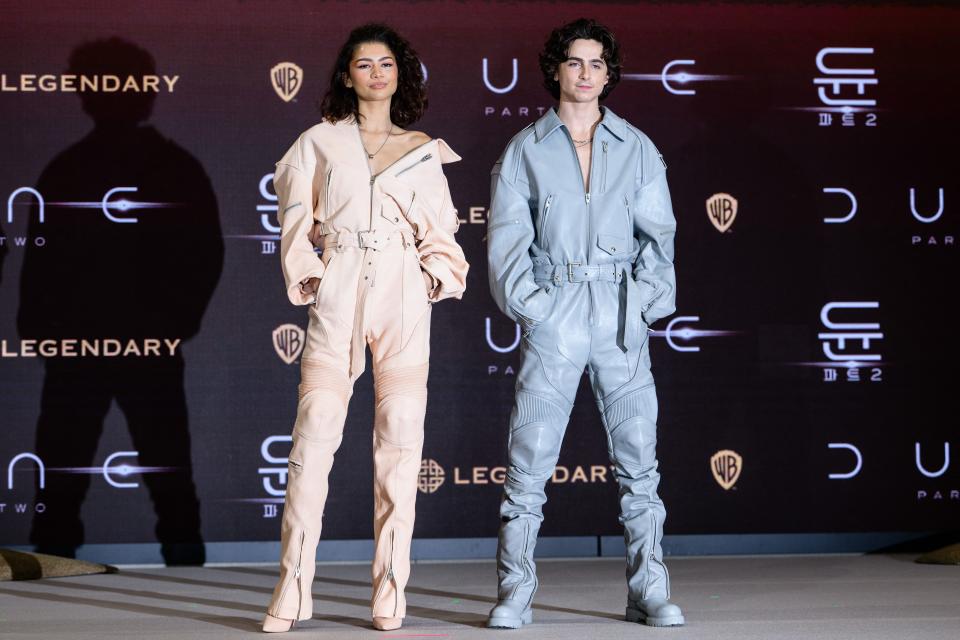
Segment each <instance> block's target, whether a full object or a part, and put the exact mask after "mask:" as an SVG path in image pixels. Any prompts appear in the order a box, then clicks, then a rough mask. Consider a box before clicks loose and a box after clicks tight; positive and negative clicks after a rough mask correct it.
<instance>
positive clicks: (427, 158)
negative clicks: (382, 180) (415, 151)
mask: <svg viewBox="0 0 960 640" xmlns="http://www.w3.org/2000/svg"><path fill="white" fill-rule="evenodd" d="M432 157H433V154H432V153H428V154H427V155H425V156H423V157H422V158H420V159H419V160H417V161H416V162H414V163H413V164H412V165H410V166H409V167H405V168H403V169H401V170H400V171H397V173H395V174H394V177H398V176H400V175H402V174H404V173H406V172H407V171H410V169H413V168H414V167H416V166H419V165H421V164H423V163H424V162H426V161H427V160H429V159H430V158H432Z"/></svg>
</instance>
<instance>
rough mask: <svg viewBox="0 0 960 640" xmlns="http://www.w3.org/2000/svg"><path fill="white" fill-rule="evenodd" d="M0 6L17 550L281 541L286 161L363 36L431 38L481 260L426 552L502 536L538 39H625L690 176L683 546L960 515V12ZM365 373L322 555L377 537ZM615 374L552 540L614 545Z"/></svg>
mask: <svg viewBox="0 0 960 640" xmlns="http://www.w3.org/2000/svg"><path fill="white" fill-rule="evenodd" d="M2 12H3V19H2V20H0V42H2V43H3V44H2V46H0V132H2V144H0V195H2V200H0V204H2V205H4V206H5V209H4V210H3V211H0V433H2V436H0V472H2V473H0V543H2V544H28V543H35V544H37V545H40V546H41V547H42V548H67V549H69V548H70V547H72V546H76V545H78V544H81V543H125V542H155V541H160V542H162V543H167V544H171V543H183V542H187V543H190V542H200V541H205V542H211V541H239V540H276V539H278V537H279V530H280V514H281V513H282V502H283V495H284V489H285V483H286V480H287V475H286V474H287V467H286V456H287V452H288V451H289V447H290V432H291V429H292V425H293V419H294V414H295V408H296V402H297V383H298V381H299V356H300V353H301V351H302V348H303V339H304V328H305V327H306V322H307V316H306V311H305V310H304V309H303V308H302V307H301V308H297V307H293V306H291V305H290V304H289V303H288V301H287V297H286V295H285V292H284V286H283V281H282V276H281V272H280V265H279V257H278V238H279V236H278V232H279V228H278V226H277V218H276V208H277V207H276V195H275V193H274V192H273V187H272V183H271V177H272V171H273V163H274V162H275V161H276V160H277V159H279V158H280V156H281V155H282V154H283V152H284V151H285V150H286V149H287V147H288V146H289V145H290V144H291V142H292V141H293V140H294V139H295V138H296V137H297V135H298V134H299V133H300V132H301V131H303V130H305V129H307V128H308V127H310V126H311V125H313V124H314V123H316V122H317V121H318V110H317V103H318V100H319V98H320V97H321V96H322V95H323V93H324V91H325V89H326V86H327V82H328V80H329V74H330V70H331V65H332V63H333V59H334V56H335V54H336V51H337V49H338V47H339V45H340V43H341V42H342V41H343V40H344V39H345V37H346V35H347V33H348V31H349V30H350V29H351V28H352V27H354V26H357V25H358V24H361V23H363V22H366V21H368V20H370V19H371V18H376V19H377V20H381V21H385V22H388V23H389V24H391V25H393V26H395V27H396V28H397V29H398V30H400V31H401V33H403V34H404V35H405V36H406V37H408V38H409V39H410V40H411V41H412V43H413V44H414V46H415V47H416V49H417V50H418V51H419V53H420V55H421V58H422V61H423V64H424V68H425V70H426V73H427V84H428V88H429V96H430V108H429V110H428V113H427V116H426V117H425V118H424V120H423V121H421V122H420V123H418V125H417V128H420V129H422V130H424V131H426V132H428V133H429V134H430V135H432V136H434V137H443V138H444V139H445V140H446V141H447V142H448V143H449V144H450V145H451V146H452V147H453V149H454V150H456V151H457V152H458V153H459V154H460V155H462V156H463V161H462V162H459V163H457V164H452V165H446V167H445V169H446V171H447V175H448V178H449V181H450V185H451V189H452V192H453V196H454V200H455V203H456V205H457V207H458V209H459V216H460V219H461V227H460V231H459V234H458V239H459V241H460V242H461V244H462V245H463V247H464V249H465V251H466V254H467V258H468V259H469V261H470V262H471V264H472V270H471V272H470V277H469V283H468V291H467V293H466V295H465V297H464V299H463V300H462V301H459V302H458V301H449V302H444V303H442V304H440V305H438V306H437V307H436V308H435V309H434V314H435V315H434V321H433V342H432V344H433V354H432V362H431V375H430V401H429V407H428V412H427V421H426V444H425V447H424V459H423V464H422V471H421V475H420V479H419V480H420V483H419V489H420V494H419V501H418V505H417V509H418V518H417V525H416V535H417V536H418V537H422V538H429V537H475V536H492V535H495V533H496V531H497V527H498V517H497V509H498V502H499V495H500V490H501V485H502V483H503V480H504V474H505V470H504V463H505V445H506V428H507V421H508V416H509V413H510V409H511V403H512V398H513V389H514V384H515V373H516V371H517V369H518V364H519V350H518V344H519V339H520V338H519V336H520V333H519V329H518V327H517V326H516V325H514V323H512V322H511V321H509V320H508V319H506V318H505V317H504V316H502V315H501V314H500V313H499V312H498V310H497V309H496V307H495V305H494V303H493V301H492V299H491V297H490V294H489V292H488V286H487V280H486V257H485V244H484V235H485V232H486V215H487V206H488V204H489V191H488V190H489V171H490V168H491V166H492V164H493V163H494V161H495V160H496V159H497V157H498V156H499V154H500V152H501V150H502V148H503V146H504V145H505V144H506V142H507V141H508V140H509V139H510V137H511V136H512V135H513V134H514V133H515V132H516V131H518V130H519V129H521V128H523V127H524V126H526V125H527V124H528V123H530V122H532V121H533V120H535V119H536V118H538V117H539V116H540V115H541V114H542V113H543V112H544V110H545V109H548V108H550V106H551V99H550V97H549V95H548V94H547V93H546V92H545V91H544V90H543V88H542V87H541V77H540V73H539V69H538V65H537V54H538V52H539V49H540V47H541V45H542V43H543V41H544V40H545V38H546V36H547V34H548V33H549V30H550V29H551V28H552V27H554V26H557V25H559V24H562V23H564V22H566V21H569V20H572V19H575V18H577V17H581V16H591V17H595V18H597V19H599V20H601V21H603V22H605V23H607V24H608V25H610V26H611V27H612V28H613V29H614V30H615V32H616V34H617V36H618V37H619V39H620V40H621V42H622V45H623V50H624V54H625V66H624V76H623V79H622V81H621V84H620V86H619V87H617V88H616V90H615V91H614V92H613V94H612V95H611V97H610V98H609V99H608V100H607V102H606V104H607V105H608V106H609V107H610V108H612V109H613V110H614V111H616V112H617V113H618V114H620V115H622V116H624V117H625V118H627V119H628V120H629V121H631V122H632V123H634V124H635V125H637V126H638V127H639V128H640V129H642V130H643V131H644V132H646V133H647V134H648V135H649V136H650V137H651V138H652V139H653V140H654V141H655V142H656V143H657V145H658V147H659V148H660V150H661V151H662V152H663V156H664V159H665V161H666V163H667V165H668V167H669V169H668V177H669V180H670V186H671V191H672V195H673V201H674V206H675V211H676V216H677V219H678V225H679V227H678V234H677V245H676V265H677V274H678V281H679V285H678V298H677V299H678V303H677V308H678V310H677V313H676V315H674V316H673V317H671V318H668V319H666V320H663V321H661V322H659V323H657V324H656V325H654V326H653V327H652V328H651V335H650V341H651V352H652V358H653V363H654V373H655V375H656V377H657V381H658V389H659V397H660V403H661V417H660V423H659V457H660V466H661V472H662V474H663V481H662V485H661V495H662V497H663V499H664V500H665V502H666V504H667V508H668V513H669V519H668V521H667V532H668V533H673V534H694V533H696V534H709V533H777V532H783V533H787V532H824V531H838V532H858V531H931V530H939V529H946V528H950V527H956V524H957V522H958V521H960V461H958V460H956V459H955V458H956V457H957V448H958V447H960V435H958V428H957V426H956V424H957V418H956V415H955V414H954V410H955V407H956V399H957V379H958V377H957V366H958V362H960V357H958V356H960V353H958V343H960V340H958V337H957V331H956V326H955V325H956V322H957V315H956V313H955V309H956V300H955V299H956V297H957V295H958V269H957V264H958V253H960V252H958V248H957V242H956V238H957V235H958V233H960V206H958V201H960V193H958V185H957V175H958V170H960V161H958V154H957V152H956V144H957V142H958V140H960V137H958V129H960V127H958V124H957V123H958V120H957V115H956V105H957V102H958V98H960V90H958V84H957V83H956V80H955V79H956V77H957V76H958V74H960V40H958V39H957V38H956V33H955V31H956V25H957V24H958V22H960V11H958V10H957V9H955V8H953V7H950V6H948V5H939V4H931V5H919V4H918V3H910V4H909V5H907V4H906V3H904V4H903V5H900V6H898V5H897V4H895V3H884V4H877V5H874V4H869V3H847V4H845V5H842V6H840V5H833V4H827V3H806V4H790V5H764V4H762V3H758V2H753V3H748V4H737V3H709V4H699V3H694V2H681V3H668V2H660V3H651V4H646V3H618V2H608V3H601V2H598V3H577V4H573V3H560V2H549V3H540V2H528V3H508V2H489V3H479V2H415V3H400V2H363V3H356V4H355V3H346V2H331V3H323V2H292V1H291V2H266V1H262V2H249V1H247V2H226V1H224V2H206V3H196V2H163V3H157V2H136V1H135V2H116V3H110V2H83V3H76V2H43V1H38V2H32V3H18V4H13V3H4V6H3V9H2ZM372 418H373V393H372V383H371V380H370V378H369V374H366V375H365V377H364V378H362V379H361V380H360V381H359V382H358V383H357V386H356V392H355V394H354V397H353V399H352V402H351V405H350V414H349V418H348V420H347V425H346V433H345V437H344V441H343V445H342V447H341V448H340V451H339V453H338V454H337V459H336V463H335V466H334V470H333V474H332V477H331V492H330V499H329V503H328V505H327V509H326V518H325V522H324V534H325V536H326V537H327V538H341V539H347V538H369V537H370V536H371V535H372V515H371V514H372V470H371V428H372ZM616 494H617V490H616V482H615V478H614V476H613V472H612V470H611V467H610V462H609V460H608V459H607V456H606V438H605V435H604V433H603V429H602V426H601V424H600V420H599V417H598V415H597V411H596V406H595V404H594V402H593V399H592V397H591V395H590V393H589V388H588V385H587V383H586V379H584V384H583V386H582V387H581V389H580V395H579V398H578V403H577V406H576V408H575V409H574V411H573V414H572V416H571V422H570V427H569V429H568V431H567V434H566V442H565V443H564V448H563V454H562V455H561V457H560V461H559V464H558V466H557V468H556V472H555V473H554V476H553V479H552V482H551V484H550V486H549V487H548V496H549V502H548V504H547V506H546V509H545V514H546V522H545V524H544V529H543V533H544V534H545V535H593V534H598V535H599V534H615V533H617V532H618V531H619V525H618V523H617V518H616V516H617V500H616Z"/></svg>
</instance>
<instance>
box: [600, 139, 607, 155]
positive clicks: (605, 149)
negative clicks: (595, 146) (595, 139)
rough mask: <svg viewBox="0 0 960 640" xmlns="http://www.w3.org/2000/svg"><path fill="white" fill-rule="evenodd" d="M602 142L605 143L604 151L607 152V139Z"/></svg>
mask: <svg viewBox="0 0 960 640" xmlns="http://www.w3.org/2000/svg"><path fill="white" fill-rule="evenodd" d="M600 144H601V145H603V152H604V153H606V152H607V141H606V140H604V141H603V142H601V143H600Z"/></svg>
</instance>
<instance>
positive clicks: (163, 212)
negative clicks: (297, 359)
mask: <svg viewBox="0 0 960 640" xmlns="http://www.w3.org/2000/svg"><path fill="white" fill-rule="evenodd" d="M69 67H70V68H69V73H73V74H86V75H91V76H92V75H103V74H111V75H115V76H118V77H119V78H120V79H121V86H123V82H124V80H125V79H126V78H127V76H133V77H135V78H137V79H138V80H139V78H141V77H142V76H143V75H145V74H150V75H152V74H155V73H156V69H155V64H154V60H153V57H152V55H151V54H150V53H149V52H147V51H145V50H143V49H142V48H140V47H139V46H137V45H136V44H133V43H131V42H128V41H124V40H121V39H118V38H111V39H107V40H98V41H95V42H90V43H86V44H83V45H81V46H79V47H78V48H76V49H75V50H74V51H73V52H72V54H71V56H70V62H69ZM161 87H162V83H161ZM79 95H80V101H81V105H82V107H83V110H84V112H85V113H86V114H87V115H89V116H90V117H91V118H92V119H93V121H94V128H93V130H92V131H91V132H90V133H89V134H87V135H86V136H85V137H83V138H82V139H81V140H80V141H78V142H76V143H75V144H73V145H71V146H69V147H67V148H66V149H65V150H64V151H63V152H61V153H60V154H59V155H57V156H56V157H55V158H54V159H53V160H52V161H51V162H50V163H49V164H48V165H47V167H46V168H45V169H44V171H43V173H42V174H41V176H40V179H39V182H38V184H37V190H38V191H39V192H40V193H41V194H42V195H43V197H44V200H45V201H46V203H47V207H46V216H45V217H46V219H45V221H44V222H43V226H42V227H39V224H40V221H39V219H38V218H39V216H38V210H37V208H36V207H34V208H33V210H32V211H31V216H30V227H31V229H30V231H31V232H37V231H40V230H41V229H42V231H43V234H44V236H46V239H47V244H46V246H45V247H42V248H37V247H32V246H31V247H30V248H29V249H28V250H27V252H26V255H25V257H24V264H23V271H22V279H21V287H20V309H19V315H18V318H17V323H18V328H19V331H20V334H21V337H22V338H24V339H36V340H38V341H42V340H51V341H55V342H49V343H47V344H48V345H53V346H48V349H47V351H48V353H46V354H43V353H41V355H42V356H44V365H45V370H46V373H45V378H44V383H43V392H42V397H41V408H40V417H39V420H38V424H37V439H36V453H37V455H38V456H39V457H40V458H41V459H42V460H43V462H44V464H45V465H46V467H47V470H48V473H47V478H46V486H45V488H44V491H43V495H44V502H45V503H46V505H47V510H46V511H44V512H43V513H38V514H35V516H34V521H33V529H32V531H31V534H30V541H31V542H32V543H33V544H35V545H36V549H37V551H38V552H42V553H51V554H55V555H64V556H69V557H72V556H74V555H75V553H76V548H77V547H78V546H79V545H80V544H83V543H84V542H85V535H84V524H83V522H82V521H81V518H80V513H81V505H82V503H83V500H84V498H85V496H86V493H87V490H88V488H89V486H90V479H91V471H93V472H95V473H99V469H96V468H95V469H93V470H91V469H90V467H94V466H95V463H94V456H95V454H96V451H97V445H98V441H99V439H100V436H101V434H102V432H103V424H104V418H105V416H106V414H107V412H108V410H109V409H110V406H111V403H112V402H114V401H116V403H117V406H118V407H119V408H120V410H121V411H122V412H123V414H124V416H125V418H126V422H127V426H128V428H129V430H130V435H131V438H132V441H133V447H134V449H135V450H136V452H138V455H137V456H136V457H135V458H134V457H132V456H131V457H125V458H123V459H119V460H117V461H115V462H112V463H111V466H116V467H120V466H121V465H123V464H127V465H132V466H134V465H135V467H139V469H137V468H134V470H133V471H134V473H139V474H140V475H133V476H132V477H124V476H122V475H120V474H112V477H114V478H115V479H116V481H120V482H131V481H137V482H141V481H142V483H143V484H145V485H146V487H147V490H148V491H149V494H150V498H151V500H152V501H153V506H154V510H155V511H156V514H157V523H156V536H157V539H158V540H159V542H160V543H161V546H162V552H163V556H164V560H165V561H166V563H167V564H197V563H202V562H203V560H204V556H205V552H204V546H203V540H202V538H201V534H200V505H199V501H198V498H197V492H196V488H195V486H194V482H193V472H192V469H191V462H190V460H191V459H190V432H189V419H188V410H187V403H186V397H185V393H184V360H183V355H182V347H183V342H185V341H186V340H188V339H189V338H191V337H192V336H194V335H196V334H197V332H198V331H199V329H200V323H201V319H202V317H203V313H204V310H205V309H206V306H207V304H208V302H209V301H210V298H211V296H212V294H213V290H214V288H215V286H216V284H217V281H218V280H219V278H220V273H221V271H222V268H223V240H222V237H221V232H220V221H219V214H218V210H217V202H216V197H215V195H214V193H213V189H212V187H211V185H210V180H209V177H208V176H207V174H206V172H205V171H204V169H203V167H202V166H201V165H200V163H199V162H198V161H197V160H196V159H195V158H194V157H193V156H191V155H190V154H189V153H188V152H187V151H186V150H184V149H183V148H181V147H180V146H178V145H177V144H175V143H174V142H173V141H171V140H169V139H167V138H165V137H163V135H161V134H160V132H158V131H157V130H156V129H155V128H154V127H152V126H150V125H149V124H146V121H147V120H148V118H149V117H150V114H151V110H152V107H153V101H154V98H155V96H156V93H155V92H153V91H140V92H133V91H129V92H124V91H116V92H111V93H108V92H92V91H84V92H82V93H80V94H79ZM117 187H125V188H131V189H132V188H135V189H136V191H132V190H129V191H122V192H115V193H114V194H113V195H111V196H109V197H107V195H106V194H108V193H109V192H110V191H111V190H112V189H116V188H117ZM104 200H107V201H108V202H110V203H112V204H109V205H107V206H106V208H105V207H104V206H103V205H102V204H101V203H102V202H103V201H104ZM125 203H128V204H125ZM141 205H142V206H141ZM111 217H112V218H114V219H113V220H111V219H110V218H111ZM133 220H135V222H134V221H133ZM177 341H179V342H177ZM39 344H40V343H39V342H38V345H39ZM51 349H53V351H55V352H51ZM71 354H74V355H71ZM102 464H106V463H105V462H103V463H102ZM83 468H87V469H86V472H84V470H83ZM58 470H59V471H58ZM71 471H73V472H71ZM117 494H118V497H125V496H122V491H119V490H118V491H117ZM107 511H108V512H109V511H110V509H107ZM114 513H118V514H119V513H120V512H119V510H116V511H114ZM136 525H137V523H133V525H132V527H133V528H134V529H135V528H136ZM123 527H124V524H123V522H122V520H121V519H120V518H117V520H116V521H115V523H114V524H113V531H115V532H116V534H117V537H115V538H112V539H111V541H120V540H121V539H122V537H123V536H129V535H130V534H129V533H127V532H125V531H124V528H123Z"/></svg>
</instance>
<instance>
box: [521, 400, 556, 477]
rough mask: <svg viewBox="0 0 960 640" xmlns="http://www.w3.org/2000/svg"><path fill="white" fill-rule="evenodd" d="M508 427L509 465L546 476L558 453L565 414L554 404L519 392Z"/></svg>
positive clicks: (525, 471) (550, 471)
mask: <svg viewBox="0 0 960 640" xmlns="http://www.w3.org/2000/svg"><path fill="white" fill-rule="evenodd" d="M511 422H512V426H511V429H510V464H511V466H513V467H515V468H516V469H517V470H518V471H521V472H523V473H525V474H529V475H532V476H541V475H544V474H546V476H549V475H550V474H552V473H553V469H554V467H555V466H556V464H557V458H558V457H559V455H560V443H561V441H562V440H563V432H564V429H565V427H566V423H567V413H566V412H564V411H563V410H562V409H561V408H560V407H558V406H557V405H556V404H554V403H552V402H550V401H548V400H544V399H543V398H541V397H539V396H536V395H533V394H531V393H526V392H518V393H517V400H516V408H515V409H514V415H513V420H512V421H511Z"/></svg>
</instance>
